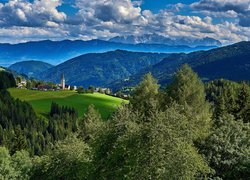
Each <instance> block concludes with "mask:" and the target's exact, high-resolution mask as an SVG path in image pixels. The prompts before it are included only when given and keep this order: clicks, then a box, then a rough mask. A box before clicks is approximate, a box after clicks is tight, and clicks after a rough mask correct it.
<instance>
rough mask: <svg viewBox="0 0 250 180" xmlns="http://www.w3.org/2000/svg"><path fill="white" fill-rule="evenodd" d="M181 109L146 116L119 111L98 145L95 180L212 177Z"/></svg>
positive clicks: (95, 152) (96, 148) (95, 158)
mask: <svg viewBox="0 0 250 180" xmlns="http://www.w3.org/2000/svg"><path fill="white" fill-rule="evenodd" d="M178 109H179V106H173V107H169V108H168V109H167V110H166V111H164V112H160V111H154V112H153V111H151V113H150V115H148V114H147V115H145V114H141V113H138V112H136V111H134V110H133V109H131V108H130V107H126V106H123V107H121V108H119V110H118V112H117V113H116V114H115V115H114V116H113V118H112V119H111V121H109V122H108V124H107V126H106V127H105V128H103V129H104V130H103V131H102V132H101V133H100V135H99V136H98V138H97V139H96V141H95V143H94V144H95V146H94V167H95V176H96V177H95V178H97V177H102V178H104V179H169V178H172V179H183V178H185V179H193V178H195V177H198V176H201V175H205V174H206V173H208V172H209V168H208V166H207V165H206V163H205V162H204V160H203V159H202V156H200V155H199V154H198V151H197V149H196V148H195V147H194V145H193V144H192V141H191V140H190V137H189V136H188V135H189V134H190V132H189V131H190V130H189V129H186V127H187V123H188V120H187V118H186V117H185V116H183V115H182V114H180V113H179V110H178Z"/></svg>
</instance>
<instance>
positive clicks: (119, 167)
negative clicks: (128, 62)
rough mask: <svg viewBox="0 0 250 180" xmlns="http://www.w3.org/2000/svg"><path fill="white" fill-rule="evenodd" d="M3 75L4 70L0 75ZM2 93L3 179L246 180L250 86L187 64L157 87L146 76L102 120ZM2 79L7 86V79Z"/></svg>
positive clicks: (249, 164)
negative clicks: (205, 78) (45, 109)
mask: <svg viewBox="0 0 250 180" xmlns="http://www.w3.org/2000/svg"><path fill="white" fill-rule="evenodd" d="M0 75H1V74H0ZM1 76H5V77H8V78H7V79H9V80H6V81H2V82H1V83H2V85H1V95H0V115H1V116H0V145H1V147H0V179H36V180H37V179H43V180H44V179H247V178H249V177H250V151H249V149H250V86H249V84H248V83H247V82H232V81H227V80H223V79H221V80H215V81H211V82H208V83H206V84H204V83H203V82H202V81H201V80H200V79H199V77H198V75H197V74H196V73H194V72H193V70H192V69H191V68H190V67H189V66H188V65H184V66H182V67H181V68H180V69H179V70H178V72H176V73H175V75H174V78H173V80H172V82H171V83H170V84H169V85H167V87H165V88H160V85H158V84H157V81H156V80H155V79H154V78H153V76H152V75H151V74H147V75H145V76H144V78H143V80H142V81H141V83H140V84H139V85H138V86H137V87H135V88H134V90H133V94H131V99H130V103H129V104H127V105H126V104H124V105H122V106H121V107H119V108H118V109H117V111H116V112H115V113H114V114H113V115H112V116H111V117H110V119H109V120H107V121H103V120H102V119H101V116H100V114H99V113H98V111H96V110H95V107H94V106H92V105H91V106H89V108H88V111H87V112H86V114H85V115H84V116H83V117H82V118H78V115H77V112H76V111H75V110H74V109H72V108H70V107H60V106H59V105H57V104H56V103H52V104H51V111H50V113H49V114H47V115H46V116H43V117H41V116H38V115H37V114H36V113H35V112H34V110H33V109H32V107H31V106H30V105H29V104H28V103H26V102H22V101H20V100H18V99H13V98H12V97H11V96H10V94H9V93H8V92H7V90H6V88H9V87H13V86H14V84H13V83H9V81H13V80H12V78H13V77H11V76H10V75H1ZM5 83H6V84H5Z"/></svg>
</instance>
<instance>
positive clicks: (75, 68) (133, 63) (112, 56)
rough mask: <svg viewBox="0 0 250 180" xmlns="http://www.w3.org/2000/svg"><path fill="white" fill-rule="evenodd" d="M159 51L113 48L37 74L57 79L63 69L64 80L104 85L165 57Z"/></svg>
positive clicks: (56, 80)
mask: <svg viewBox="0 0 250 180" xmlns="http://www.w3.org/2000/svg"><path fill="white" fill-rule="evenodd" d="M167 56H168V54H162V53H140V52H129V51H123V50H116V51H111V52H106V53H90V54H85V55H81V56H79V57H76V58H73V59H71V60H68V61H66V62H64V63H62V64H60V65H58V66H55V67H52V68H50V69H48V70H47V71H44V72H42V73H41V74H40V75H39V76H37V78H39V79H42V80H45V81H51V82H55V83H58V82H60V78H61V74H62V73H64V75H65V80H66V83H68V84H71V85H78V86H79V85H82V86H84V87H88V86H89V85H94V86H101V87H105V86H106V84H109V83H111V82H113V81H115V80H118V79H123V78H125V77H128V76H131V75H132V74H136V73H137V72H139V71H140V70H141V69H143V68H146V67H148V66H151V65H154V64H156V63H158V62H160V61H161V60H162V59H164V58H165V57H167Z"/></svg>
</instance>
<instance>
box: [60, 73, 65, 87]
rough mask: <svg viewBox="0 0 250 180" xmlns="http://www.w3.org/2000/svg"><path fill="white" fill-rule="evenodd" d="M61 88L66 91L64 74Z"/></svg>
mask: <svg viewBox="0 0 250 180" xmlns="http://www.w3.org/2000/svg"><path fill="white" fill-rule="evenodd" d="M61 87H62V89H63V90H64V89H65V79H64V74H62V77H61Z"/></svg>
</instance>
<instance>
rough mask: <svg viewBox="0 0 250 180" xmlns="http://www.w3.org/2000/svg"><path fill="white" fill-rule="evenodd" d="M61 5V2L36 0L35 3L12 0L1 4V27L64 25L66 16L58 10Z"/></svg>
mask: <svg viewBox="0 0 250 180" xmlns="http://www.w3.org/2000/svg"><path fill="white" fill-rule="evenodd" d="M60 5H61V2H60V1H59V0H35V1H34V2H33V3H30V2H28V1H24V0H10V1H9V2H8V3H5V4H0V19H1V22H0V25H1V26H2V27H3V26H6V27H8V26H28V27H37V26H40V27H42V26H46V25H50V24H51V23H52V22H53V23H62V22H64V21H65V19H66V14H65V13H63V12H59V11H58V10H57V9H56V8H57V7H58V6H60Z"/></svg>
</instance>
